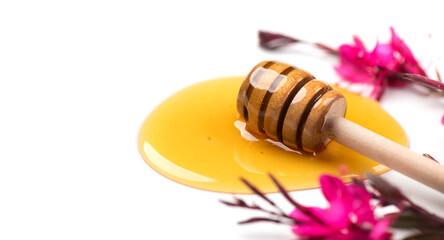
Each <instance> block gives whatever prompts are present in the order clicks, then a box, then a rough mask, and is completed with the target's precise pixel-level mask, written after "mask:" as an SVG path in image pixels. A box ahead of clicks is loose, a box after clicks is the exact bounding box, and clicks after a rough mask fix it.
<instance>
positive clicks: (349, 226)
mask: <svg viewBox="0 0 444 240" xmlns="http://www.w3.org/2000/svg"><path fill="white" fill-rule="evenodd" d="M320 183H321V188H322V192H323V194H324V196H325V198H326V199H327V201H328V202H329V203H330V206H329V207H328V208H326V209H322V208H318V207H305V208H303V209H298V208H296V209H295V210H294V211H293V212H292V213H291V214H290V216H291V217H292V218H293V219H295V220H296V222H297V224H295V225H293V228H292V230H293V232H294V233H295V234H297V235H299V236H301V237H305V238H308V239H325V240H330V239H331V240H333V239H344V240H346V239H363V240H366V239H368V240H380V239H390V237H391V234H390V233H388V232H387V228H388V227H389V225H390V219H389V218H383V219H381V220H377V219H376V218H375V215H374V212H373V207H372V205H371V204H370V200H371V196H370V194H369V193H368V192H367V190H366V189H365V188H364V187H363V186H359V185H356V184H352V185H345V184H344V183H343V182H342V181H341V180H340V179H339V178H336V177H332V176H328V175H323V176H321V177H320Z"/></svg>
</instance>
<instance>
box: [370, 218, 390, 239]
mask: <svg viewBox="0 0 444 240" xmlns="http://www.w3.org/2000/svg"><path fill="white" fill-rule="evenodd" d="M390 223H391V219H390V218H383V219H381V220H379V222H377V223H376V224H375V225H374V226H373V229H372V231H371V233H370V239H373V240H384V239H390V236H391V234H390V233H388V232H387V229H388V228H389V226H390Z"/></svg>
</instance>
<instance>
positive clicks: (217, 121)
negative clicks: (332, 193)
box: [138, 77, 408, 193]
mask: <svg viewBox="0 0 444 240" xmlns="http://www.w3.org/2000/svg"><path fill="white" fill-rule="evenodd" d="M243 79H244V77H229V78H220V79H215V80H210V81H205V82H201V83H197V84H195V85H193V86H190V87H188V88H185V89H183V90H181V91H179V92H178V93H176V94H174V95H173V96H171V97H170V98H168V99H167V100H165V101H164V102H163V103H161V104H160V105H159V106H158V107H157V108H156V109H155V110H154V111H153V112H152V113H151V114H150V115H149V116H148V118H147V119H146V120H145V121H144V123H143V125H142V127H141V129H140V133H139V139H138V147H139V151H140V153H141V155H142V157H143V159H144V160H145V161H146V163H147V164H148V165H149V166H151V167H152V168H153V169H154V170H156V171H157V172H159V173H160V174H162V175H163V176H165V177H167V178H169V179H171V180H173V181H176V182H178V183H181V184H184V185H187V186H190V187H194V188H198V189H203V190H208V191H215V192H225V193H250V191H249V189H248V188H247V187H245V186H244V185H243V184H242V183H241V182H240V181H239V178H240V177H243V178H246V179H248V180H250V181H251V182H252V183H254V184H255V185H257V186H260V189H261V190H263V191H264V192H266V193H271V192H276V191H277V189H276V187H275V186H274V185H273V184H272V182H271V181H270V180H269V178H268V176H267V174H268V173H272V174H273V175H275V176H276V177H277V178H278V179H279V180H280V182H281V183H282V184H283V185H284V186H285V187H286V188H287V189H288V190H290V191H293V190H301V189H309V188H315V187H319V183H318V178H319V175H320V174H325V173H328V174H335V175H338V171H339V167H340V166H347V168H348V175H347V176H345V177H346V178H348V177H350V176H363V175H364V174H365V172H371V173H374V174H381V173H384V172H386V171H388V168H387V167H385V166H383V165H380V164H379V163H377V162H374V161H372V160H370V159H368V158H366V157H364V156H362V155H360V154H358V153H356V152H354V151H352V150H350V149H348V148H346V147H344V146H341V145H339V144H338V143H336V142H331V143H329V144H328V146H327V148H326V149H325V150H324V151H322V152H320V153H317V154H307V153H300V152H297V151H294V150H291V149H289V148H287V147H285V146H283V145H282V144H281V143H278V142H276V141H273V140H271V139H269V138H266V137H265V136H263V135H253V134H251V133H250V132H248V131H246V130H245V125H246V124H245V122H244V121H242V120H241V118H240V117H239V115H238V113H237V110H236V99H237V93H238V89H239V86H240V85H241V83H242V80H243ZM335 90H337V91H339V92H341V93H342V94H343V95H344V96H345V98H346V100H347V104H348V106H347V113H346V116H345V118H347V119H349V120H351V121H353V122H355V123H357V124H359V125H361V126H363V127H365V128H367V129H369V130H371V131H374V132H376V133H378V134H380V135H382V136H384V137H386V138H388V139H391V140H392V141H394V142H397V143H399V144H401V145H403V146H407V145H408V140H407V136H406V134H405V132H404V131H403V129H402V128H401V126H400V125H399V124H398V123H397V122H396V121H395V120H394V119H393V118H392V117H391V116H390V115H389V114H388V113H386V112H385V111H384V110H383V109H382V108H381V107H380V105H379V103H378V102H376V101H373V100H370V99H367V98H364V97H361V96H359V95H357V94H354V93H351V92H349V91H347V90H344V89H340V88H335Z"/></svg>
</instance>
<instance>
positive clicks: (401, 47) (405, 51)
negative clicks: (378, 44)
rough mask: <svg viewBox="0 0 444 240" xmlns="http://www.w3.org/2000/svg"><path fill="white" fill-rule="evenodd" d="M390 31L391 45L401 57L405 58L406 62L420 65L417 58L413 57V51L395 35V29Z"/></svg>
mask: <svg viewBox="0 0 444 240" xmlns="http://www.w3.org/2000/svg"><path fill="white" fill-rule="evenodd" d="M390 31H391V33H392V40H391V45H392V47H393V49H394V50H396V51H398V52H399V54H401V56H403V57H404V59H405V61H406V62H409V63H413V64H414V65H418V61H416V59H415V57H414V56H413V53H412V51H411V50H410V48H409V47H408V46H407V44H405V43H404V41H403V40H402V39H401V38H399V37H398V35H396V33H395V29H394V28H393V27H391V28H390Z"/></svg>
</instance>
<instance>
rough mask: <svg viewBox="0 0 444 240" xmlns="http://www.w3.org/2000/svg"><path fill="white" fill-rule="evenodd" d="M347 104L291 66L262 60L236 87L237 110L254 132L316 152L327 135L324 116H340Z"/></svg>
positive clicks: (317, 81) (300, 148)
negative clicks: (237, 90) (237, 89)
mask: <svg viewBox="0 0 444 240" xmlns="http://www.w3.org/2000/svg"><path fill="white" fill-rule="evenodd" d="M346 107H347V104H346V101H345V98H344V97H343V96H342V94H340V93H339V92H336V91H334V90H332V88H331V87H330V86H329V85H328V84H326V83H324V82H322V81H319V80H316V79H315V77H314V76H313V75H311V74H310V73H308V72H306V71H304V70H301V69H298V68H296V67H294V66H291V65H288V64H285V63H280V62H274V61H264V62H261V63H259V64H258V65H256V66H255V67H254V68H253V69H252V70H251V72H250V73H249V74H248V76H247V77H246V78H245V80H244V81H243V82H242V85H241V87H240V90H239V94H238V97H237V110H238V112H239V114H240V115H241V117H243V118H244V119H245V120H246V121H247V127H248V129H249V130H250V131H252V132H255V133H263V134H266V135H267V136H268V137H270V138H271V139H273V140H275V141H280V142H282V143H283V144H285V145H286V146H288V147H290V148H293V149H296V150H299V151H305V152H318V151H321V150H322V149H324V148H325V146H326V144H327V143H328V142H329V141H330V139H329V138H328V137H327V136H326V134H325V133H324V125H325V123H326V122H327V121H328V119H331V118H334V117H338V116H340V117H343V116H344V115H345V110H346Z"/></svg>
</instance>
